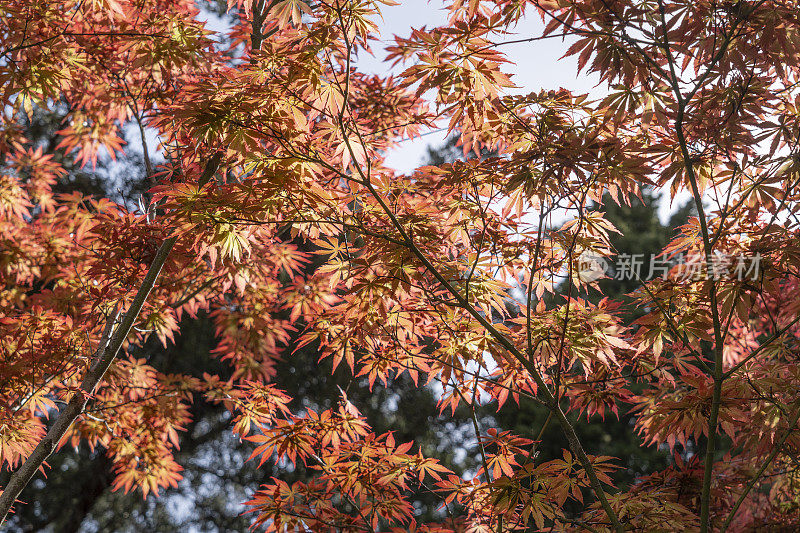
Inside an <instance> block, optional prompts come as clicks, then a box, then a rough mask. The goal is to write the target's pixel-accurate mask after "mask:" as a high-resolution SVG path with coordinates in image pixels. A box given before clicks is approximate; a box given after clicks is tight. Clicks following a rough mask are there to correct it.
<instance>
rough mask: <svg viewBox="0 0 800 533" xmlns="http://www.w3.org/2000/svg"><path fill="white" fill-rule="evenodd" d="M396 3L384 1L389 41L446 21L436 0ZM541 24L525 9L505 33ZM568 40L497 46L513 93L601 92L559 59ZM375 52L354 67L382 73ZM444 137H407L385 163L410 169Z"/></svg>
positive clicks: (530, 32)
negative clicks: (522, 17) (524, 14)
mask: <svg viewBox="0 0 800 533" xmlns="http://www.w3.org/2000/svg"><path fill="white" fill-rule="evenodd" d="M399 1H400V5H397V6H383V7H382V9H381V12H382V13H383V24H381V26H380V36H381V39H382V40H383V42H385V43H390V42H391V39H392V36H393V35H400V36H403V37H406V36H408V35H409V34H410V33H411V28H419V27H422V26H428V27H429V28H430V27H433V26H437V25H441V24H444V23H445V22H446V14H445V12H444V10H443V7H442V6H443V3H442V2H439V1H437V0H431V1H428V0H399ZM542 28H543V25H542V23H541V20H540V19H539V18H538V15H535V11H534V10H533V9H531V10H530V11H529V15H528V20H525V21H522V22H521V23H520V24H519V25H518V27H517V28H516V35H509V36H507V37H506V39H505V40H506V41H513V40H516V39H523V38H526V37H534V36H537V35H540V34H541V31H542ZM568 46H569V44H568V43H564V42H562V40H561V39H560V38H555V39H545V40H542V41H535V42H529V43H515V44H509V45H506V46H503V47H502V48H501V49H502V51H503V52H504V53H505V54H506V56H507V57H508V59H509V60H511V61H513V62H514V65H509V67H508V69H507V70H508V71H510V72H511V73H513V75H514V76H513V78H512V81H514V83H515V84H516V85H517V86H518V87H519V88H518V89H516V90H513V91H512V92H515V93H528V92H532V91H538V90H540V89H558V88H559V87H564V88H566V89H570V90H571V91H574V92H581V93H592V94H600V93H601V92H602V90H601V88H599V87H598V88H595V86H596V85H597V83H598V78H597V76H587V75H585V74H584V75H581V76H577V75H576V73H577V62H576V61H575V59H574V58H567V59H559V58H560V57H561V56H562V55H563V54H564V52H565V51H566V49H567V48H568ZM373 52H374V54H375V57H370V56H366V55H364V56H362V57H361V58H359V61H358V66H359V68H360V69H362V70H367V71H372V72H375V73H385V72H386V71H387V69H388V64H386V63H383V62H382V60H383V57H384V51H383V50H382V49H380V47H378V46H375V47H373ZM443 141H444V132H433V133H430V134H429V135H425V136H424V137H421V138H417V139H414V140H411V141H406V142H403V143H402V144H401V146H399V147H398V148H397V149H395V150H393V151H392V152H391V153H390V154H389V156H388V158H387V161H388V164H389V166H391V167H392V168H395V169H397V170H398V171H400V172H410V171H412V170H413V169H414V168H416V167H417V166H419V165H420V163H422V162H423V159H424V156H425V153H426V147H427V146H428V145H434V146H435V145H438V144H441V143H442V142H443Z"/></svg>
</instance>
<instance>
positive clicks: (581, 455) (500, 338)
mask: <svg viewBox="0 0 800 533" xmlns="http://www.w3.org/2000/svg"><path fill="white" fill-rule="evenodd" d="M343 133H344V132H343ZM344 142H345V145H346V146H347V148H348V150H349V151H350V153H351V158H352V159H353V161H355V153H354V151H353V148H352V146H351V145H350V140H349V139H348V137H347V135H346V134H345V135H344ZM353 166H354V167H355V169H356V171H357V172H358V174H359V175H360V176H361V179H362V183H363V185H364V186H365V187H366V188H367V190H368V191H369V193H370V195H371V196H372V197H373V198H374V199H375V201H377V202H378V204H379V205H380V207H381V209H382V210H383V211H384V213H386V215H387V216H388V217H389V220H390V221H391V223H392V226H394V228H395V229H396V230H397V232H398V233H399V234H400V236H401V238H402V241H403V246H404V247H406V248H407V249H408V250H409V251H410V252H411V253H412V254H414V256H415V257H417V259H418V260H419V261H420V262H421V263H422V264H423V266H424V267H425V269H426V270H427V271H428V272H430V273H431V274H432V275H433V277H435V278H436V280H437V281H438V282H439V283H440V284H441V285H442V287H444V288H445V289H446V290H447V291H448V292H450V293H451V294H452V295H453V297H454V298H455V299H456V301H457V302H458V304H459V305H460V306H461V307H462V308H463V309H465V310H466V311H467V312H468V313H469V314H470V315H472V316H473V318H475V320H477V321H478V322H479V323H480V324H481V326H483V327H484V329H486V331H488V332H489V333H490V334H491V335H492V337H494V338H495V340H496V341H497V342H498V343H499V344H500V345H501V346H503V348H505V349H506V350H508V351H509V352H510V353H511V355H513V356H514V358H515V359H517V360H518V361H519V362H520V363H521V364H522V365H523V366H524V367H525V369H526V370H527V371H528V373H529V374H530V375H531V377H532V378H533V380H534V381H535V382H536V385H537V387H538V389H539V390H541V391H542V393H543V395H544V397H545V405H547V407H548V408H549V409H551V410H552V411H553V413H555V415H556V418H557V419H558V422H559V424H560V425H561V428H562V431H563V432H564V435H565V436H566V438H567V441H568V442H569V445H570V448H571V449H572V451H573V453H575V455H576V457H577V458H578V461H579V462H580V463H581V466H582V467H583V469H584V471H585V472H586V475H587V477H588V478H589V482H590V484H591V486H592V491H593V492H594V493H595V496H597V499H598V500H599V501H600V505H601V506H602V507H603V510H604V511H605V513H606V515H607V516H608V519H609V520H610V521H611V525H612V526H613V528H614V529H615V530H616V531H619V532H622V531H624V528H623V526H622V524H621V523H620V521H619V518H618V517H617V514H616V513H615V512H614V509H612V508H611V504H610V503H609V502H608V498H606V495H605V492H604V491H603V486H602V484H601V483H600V479H599V478H598V477H597V473H596V472H595V471H594V467H593V466H592V464H591V462H590V461H589V458H588V457H587V455H586V452H585V451H584V449H583V446H582V445H581V442H580V439H579V438H578V435H577V433H575V428H573V427H572V424H571V423H570V421H569V419H567V417H566V415H565V414H564V411H563V410H562V409H561V407H560V406H559V405H558V402H557V401H556V398H555V396H553V394H552V393H551V392H550V389H549V388H548V387H547V384H546V383H545V381H544V378H543V377H542V375H541V373H540V372H539V371H538V370H537V369H536V367H535V366H534V365H533V362H532V361H530V360H528V358H527V357H525V356H524V355H523V354H522V352H520V351H519V350H518V349H517V347H516V346H514V344H513V343H512V342H511V341H510V340H508V338H507V337H506V336H505V335H503V334H502V333H500V331H498V330H497V328H495V327H494V326H493V325H492V323H491V322H489V321H488V320H487V319H486V317H484V316H483V315H482V314H481V313H480V311H478V310H477V309H475V307H474V306H473V305H472V304H470V303H469V302H468V301H467V300H465V299H464V296H462V295H461V293H460V292H459V291H458V290H456V289H455V287H453V285H452V284H451V283H450V282H449V281H448V280H447V279H446V278H445V277H444V276H443V275H442V274H441V272H439V271H438V269H436V267H434V266H433V264H431V262H430V261H429V260H428V258H427V257H426V256H425V254H424V253H422V251H421V250H420V249H419V247H417V245H416V244H415V243H414V241H413V240H412V238H411V236H410V235H409V234H408V232H406V230H405V228H404V227H403V225H402V224H401V223H400V221H399V220H398V219H397V217H396V216H395V215H394V213H392V211H391V209H389V206H388V205H386V201H385V200H384V199H383V198H382V197H381V195H380V194H378V191H376V190H375V187H374V186H373V185H372V182H371V181H369V179H367V176H366V175H364V172H363V170H362V169H361V166H360V165H358V164H354V165H353Z"/></svg>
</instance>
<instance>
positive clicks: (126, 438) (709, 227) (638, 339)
mask: <svg viewBox="0 0 800 533" xmlns="http://www.w3.org/2000/svg"><path fill="white" fill-rule="evenodd" d="M387 4H391V2H390V1H389V0H380V1H374V0H349V1H348V0H334V1H331V2H329V1H326V0H320V1H318V2H309V3H306V2H303V1H302V0H283V1H277V0H276V1H273V2H266V1H265V0H256V1H255V2H249V1H247V0H244V1H241V0H231V1H229V5H228V6H227V7H228V10H229V12H230V14H231V15H232V16H233V20H234V23H233V24H232V25H231V27H230V28H227V30H226V31H225V32H224V33H220V32H213V31H211V30H209V29H208V28H207V27H206V25H205V24H204V22H203V15H202V13H201V12H200V10H199V9H198V6H197V5H195V3H194V2H192V1H191V0H177V1H174V0H171V1H163V0H145V1H132V0H93V1H72V0H68V1H66V2H58V3H49V4H48V3H30V2H27V1H22V0H10V1H7V2H4V4H3V5H2V6H0V15H1V16H2V20H1V21H0V28H1V29H2V30H1V31H0V58H1V59H0V81H2V84H3V93H2V104H3V111H2V130H0V131H1V133H2V135H0V154H2V174H1V175H0V228H2V240H0V243H1V246H2V248H1V249H2V255H0V276H1V277H2V284H0V306H2V311H3V312H2V318H0V359H2V370H0V418H2V423H0V462H2V464H3V465H4V467H5V468H7V469H9V470H13V471H14V472H13V474H12V475H11V476H10V478H9V482H8V483H7V484H6V486H5V490H4V491H3V493H2V495H0V514H2V515H3V516H4V515H5V514H6V513H7V512H8V511H9V510H10V509H11V507H12V504H14V502H15V499H16V497H17V496H18V495H19V493H20V491H21V490H22V489H23V488H24V487H25V485H26V484H27V483H28V481H29V480H30V479H31V478H32V477H33V476H34V475H35V473H36V472H37V470H39V469H44V470H45V471H46V466H45V461H46V460H47V458H48V457H49V456H50V454H51V453H53V451H54V450H56V449H57V448H58V447H60V446H64V445H71V446H88V447H89V448H90V449H94V448H96V447H102V448H103V449H105V450H106V453H107V455H108V458H109V462H110V467H111V469H112V472H113V474H114V476H115V477H114V481H113V485H114V487H115V488H118V489H123V490H125V491H128V490H133V489H136V490H139V491H141V493H142V494H143V496H145V497H147V496H148V495H150V494H151V493H154V494H158V493H159V492H160V491H161V490H162V489H164V488H166V487H169V486H175V484H176V483H177V481H178V480H179V479H180V478H181V473H180V472H181V466H180V465H179V464H178V463H177V462H176V460H175V453H176V450H177V448H178V446H179V443H180V434H181V432H182V431H183V429H184V427H185V426H186V425H187V424H188V423H189V421H190V405H191V402H192V401H193V398H195V397H202V398H204V399H205V400H206V401H209V402H216V403H218V404H221V405H223V406H224V407H225V409H227V410H228V411H229V412H230V414H231V417H232V421H231V427H232V430H233V431H234V432H235V434H236V435H238V436H240V437H242V438H244V439H245V440H247V441H248V442H250V443H252V456H251V458H252V459H253V460H254V461H256V464H258V465H263V464H264V463H266V462H273V461H279V462H283V463H284V464H291V465H293V466H294V467H296V468H305V469H307V470H309V471H312V472H314V475H313V476H311V477H310V478H309V479H308V480H303V481H297V482H295V483H291V484H290V483H287V482H286V481H284V480H281V479H277V478H276V479H273V480H272V481H270V482H269V483H267V484H265V485H263V486H262V487H260V489H259V490H258V492H256V493H255V495H254V496H253V497H252V499H251V500H250V501H249V502H248V505H249V506H250V507H251V509H252V511H253V512H254V515H253V516H254V521H255V522H254V523H255V525H256V526H258V527H260V528H263V529H266V530H268V531H294V530H296V531H307V530H329V529H336V530H344V531H364V530H366V531H409V530H410V531H468V532H483V531H487V532H488V531H512V530H522V529H533V530H544V529H548V528H550V529H555V530H581V529H588V530H590V531H604V530H612V531H623V530H642V531H653V530H695V529H699V530H700V531H710V530H712V529H714V530H725V529H728V528H736V529H739V530H747V529H751V528H754V527H763V526H768V527H777V528H792V527H796V526H797V525H798V524H797V523H798V520H800V516H798V508H799V507H800V499H798V498H799V497H798V493H797V490H796V489H795V487H796V485H797V483H798V481H800V478H798V474H797V471H796V468H795V464H796V463H797V454H796V451H797V448H798V446H800V441H798V435H797V434H796V432H795V426H796V425H797V422H798V417H800V397H798V395H797V391H798V390H800V387H798V385H800V365H797V364H796V363H797V362H798V360H797V359H795V357H798V334H800V329H798V326H797V322H798V321H800V299H798V297H797V296H796V294H797V290H798V271H797V268H798V263H800V239H798V227H799V226H800V221H799V220H798V219H797V211H798V201H799V200H800V188H798V184H800V152H798V141H800V90H798V87H797V85H798V83H799V82H800V79H798V76H799V75H800V66H798V65H800V62H798V59H800V9H798V7H800V6H798V5H797V2H796V1H793V0H790V1H777V0H740V1H737V2H732V1H724V2H706V1H699V2H698V1H691V2H690V1H685V0H655V1H653V0H638V1H619V2H614V1H605V0H602V1H599V2H598V1H594V0H555V1H551V0H538V1H532V2H528V1H523V0H508V1H506V0H502V1H492V2H486V1H481V0H471V1H470V2H469V3H464V2H462V1H460V0H455V1H454V2H450V3H447V10H448V20H447V22H446V24H445V25H444V26H442V27H435V28H430V29H429V28H421V29H415V30H413V31H412V32H411V34H410V35H409V36H406V37H395V38H394V40H393V43H392V44H391V45H390V46H389V47H388V57H387V61H388V62H391V63H394V64H395V65H398V66H399V67H400V69H401V72H400V73H399V74H398V75H396V76H378V75H374V74H368V73H365V72H362V71H360V70H359V69H358V68H357V61H356V59H357V57H358V56H359V54H365V53H368V52H369V51H370V47H371V46H376V44H377V43H378V40H377V39H378V36H377V24H376V21H377V20H378V17H379V16H380V9H381V8H382V7H383V6H385V5H387ZM525 17H528V18H531V17H539V18H541V20H542V21H543V23H544V24H543V26H542V27H543V32H542V34H541V35H539V36H534V37H530V38H527V39H526V40H528V41H530V46H531V47H534V48H535V46H536V42H537V41H539V40H541V39H545V38H553V37H555V38H558V37H562V36H564V37H569V38H570V39H571V41H570V42H571V43H572V44H571V45H570V46H569V48H568V49H567V50H566V51H565V54H566V55H567V56H576V57H577V59H578V65H579V69H580V70H582V71H589V72H595V73H597V74H598V75H599V77H600V79H601V80H602V83H603V84H606V85H607V86H608V90H607V95H606V96H605V97H604V98H601V99H590V98H589V97H588V96H586V95H577V94H572V93H571V92H570V91H567V90H565V89H558V90H551V91H541V92H536V93H531V94H519V93H518V92H517V91H515V90H514V89H515V88H514V86H513V76H512V74H513V65H511V64H509V63H508V61H507V59H506V58H505V56H504V54H503V49H502V46H503V40H504V38H505V37H506V35H507V34H508V33H509V32H512V31H513V29H514V27H515V25H516V24H517V23H518V22H519V21H520V20H521V19H523V18H525ZM55 110H59V111H60V112H61V113H63V115H64V117H65V119H64V121H63V124H62V125H61V129H60V130H59V132H58V134H59V139H60V140H59V142H58V144H57V145H56V146H44V145H42V144H40V143H36V142H35V141H34V140H33V139H31V138H29V137H26V133H25V127H24V125H25V123H26V121H31V120H32V118H33V117H34V115H35V114H37V113H43V112H48V111H55ZM440 126H443V127H446V128H448V129H449V130H451V131H455V132H458V135H459V143H460V146H461V147H463V150H464V152H465V154H472V155H471V156H470V157H468V158H467V159H466V160H464V161H458V162H453V163H442V164H438V165H427V166H423V167H420V168H418V169H416V170H415V171H414V172H412V173H410V174H405V175H403V174H400V173H398V172H395V171H393V170H392V169H391V168H388V167H387V165H386V163H385V154H386V152H387V150H389V149H391V148H392V147H393V146H394V145H395V144H396V143H398V142H399V141H401V140H403V139H405V138H408V137H413V136H416V135H419V134H421V133H422V132H424V131H426V130H427V129H429V128H435V127H440ZM132 128H133V129H134V130H135V131H137V132H138V133H139V134H140V139H139V141H140V144H141V147H140V148H139V147H137V149H141V151H142V153H143V156H144V160H145V169H144V171H145V174H146V178H147V179H148V180H149V182H150V187H149V190H148V191H147V192H146V193H144V194H143V195H142V196H141V198H140V200H139V202H138V205H136V206H134V205H133V204H132V203H130V202H125V201H116V200H112V199H109V198H102V197H89V196H84V195H81V194H78V193H68V194H60V193H58V192H57V191H56V190H54V186H55V185H56V183H57V181H58V180H59V179H60V178H61V177H62V176H64V175H65V174H66V171H67V170H66V169H67V167H73V166H88V165H92V166H94V165H97V164H98V159H103V158H105V157H108V158H111V159H115V158H116V157H124V156H125V155H126V153H128V152H129V151H130V150H132V149H133V148H132V147H130V146H127V145H126V144H125V142H124V141H123V137H124V135H123V132H124V131H128V130H130V129H132ZM148 131H150V132H152V133H154V134H155V135H156V136H157V138H158V150H159V153H160V154H161V155H162V156H163V159H164V160H163V162H162V163H159V164H155V163H153V162H152V161H151V159H150V156H151V153H150V147H149V146H148ZM56 154H61V156H63V157H61V156H60V157H56ZM481 154H484V155H486V154H489V156H488V157H479V156H480V155H481ZM652 188H656V189H660V190H663V191H666V192H667V193H668V194H669V195H670V196H671V197H676V196H677V195H678V194H680V193H688V194H689V195H691V197H692V198H693V204H694V208H695V210H696V216H693V217H691V218H690V219H689V220H688V222H687V223H686V224H684V225H683V226H681V228H680V231H679V232H678V234H677V236H675V237H674V238H672V239H671V240H670V241H669V242H667V243H666V244H665V246H664V247H663V255H662V256H661V258H662V259H663V260H665V261H666V260H667V259H669V258H676V257H679V256H681V257H693V258H699V261H698V262H697V264H696V265H695V266H697V267H698V268H696V269H695V270H696V271H695V272H693V275H687V265H686V264H685V263H682V264H677V265H675V266H674V267H672V268H665V270H664V275H663V276H654V277H651V278H650V279H637V280H636V281H637V283H636V284H635V289H634V290H633V292H632V293H631V294H630V295H629V297H628V298H627V299H625V300H622V299H621V298H620V295H619V294H612V293H609V294H604V292H603V287H604V286H603V283H602V280H597V279H594V276H588V277H587V276H586V275H585V261H586V259H585V258H586V257H588V256H591V257H595V258H611V257H613V256H614V254H615V252H616V251H618V250H614V246H613V244H612V240H613V235H614V233H615V232H617V231H618V229H617V228H615V227H614V225H613V224H612V223H611V222H609V220H608V219H607V217H606V216H605V215H604V213H605V212H606V211H609V210H613V209H615V207H614V206H613V205H612V204H622V205H626V204H627V205H629V204H631V202H635V201H636V200H637V198H642V197H643V196H644V195H645V191H646V190H650V189H652ZM604 206H607V207H604ZM556 220H560V222H559V223H558V224H555V221H556ZM740 257H741V258H744V257H746V258H749V260H750V261H751V263H752V261H753V260H754V258H757V259H758V263H757V264H758V268H757V269H755V270H753V269H752V268H748V272H747V273H746V274H747V275H745V276H742V275H741V274H742V272H741V271H739V272H738V273H737V268H736V267H737V265H736V264H735V259H734V264H730V260H731V258H740ZM311 266H313V268H311ZM750 267H752V264H750ZM737 274H738V275H737ZM631 281H632V280H631ZM559 286H564V287H566V290H559ZM593 291H595V292H594V293H593ZM597 292H599V293H600V294H601V296H605V297H604V298H601V299H598V298H594V297H593V296H591V295H592V294H597ZM609 292H610V291H609ZM206 313H207V314H208V315H209V316H210V317H212V319H213V323H214V328H215V335H216V337H217V339H218V341H219V342H218V345H217V347H216V349H215V350H214V353H215V356H216V357H218V358H219V360H220V361H222V362H224V363H225V365H226V366H227V368H228V369H230V371H229V372H226V373H224V375H223V373H222V372H220V373H216V374H212V373H206V374H204V375H201V376H196V375H192V374H190V373H185V372H181V373H164V372H161V371H160V370H159V369H158V368H156V367H154V366H152V365H150V364H148V361H147V360H145V359H142V358H137V357H136V356H135V350H134V347H135V346H137V345H139V344H142V343H143V342H145V341H146V340H147V339H148V338H151V337H152V338H156V339H158V341H159V342H161V343H162V345H163V346H165V347H166V346H167V345H168V344H169V343H171V342H173V341H174V338H175V335H176V332H177V331H178V329H179V323H180V321H181V320H182V319H183V318H184V317H197V316H199V315H201V314H206ZM292 338H297V339H298V342H297V343H296V346H297V347H309V348H313V349H314V350H316V352H317V354H318V356H319V357H320V358H321V359H329V360H330V362H331V364H332V366H333V368H334V369H337V368H340V367H344V368H348V369H349V371H350V372H352V373H353V374H354V375H356V376H364V377H366V379H367V380H368V382H369V384H370V386H373V385H374V384H376V383H380V384H383V385H386V386H391V385H390V383H392V382H393V381H395V380H398V379H400V378H401V377H402V378H403V379H408V380H411V381H412V382H413V383H414V384H417V385H418V386H420V387H423V386H425V385H426V384H431V383H435V384H436V385H435V386H436V387H437V388H436V389H435V390H437V391H439V393H440V399H439V406H440V408H441V409H442V411H443V412H447V411H450V412H455V410H456V408H458V407H459V406H461V407H462V408H463V407H464V406H466V407H468V408H470V409H476V408H477V406H479V405H487V404H492V405H496V406H498V407H504V408H506V409H507V408H508V406H509V405H513V404H518V403H520V402H521V401H522V400H525V401H533V402H538V403H540V404H541V405H543V406H544V407H545V408H547V409H548V410H549V412H550V413H551V414H550V416H548V418H547V420H546V421H545V422H544V426H548V425H549V424H551V423H552V424H554V425H557V426H558V427H559V428H560V430H561V431H562V432H563V434H564V436H565V438H566V440H567V441H568V444H569V448H568V449H565V450H563V453H562V455H561V457H560V458H558V459H552V460H547V461H541V460H539V459H538V455H537V446H539V441H540V440H541V435H543V434H544V433H543V432H544V429H545V428H544V427H543V428H542V431H540V432H532V433H530V434H514V433H513V432H511V431H505V430H500V431H499V430H498V429H496V428H491V427H482V425H481V423H480V421H479V420H478V418H477V417H473V419H472V421H473V426H474V430H475V439H476V441H477V449H478V456H479V467H478V468H477V470H476V471H475V472H471V473H469V474H468V475H465V476H458V475H456V474H455V473H453V472H452V471H451V470H450V469H449V468H448V467H447V466H446V465H444V464H442V463H441V462H439V461H437V460H436V459H434V458H431V457H426V456H425V455H424V454H423V453H422V452H421V450H420V449H419V448H417V447H415V446H414V444H413V443H411V442H400V441H398V440H396V438H395V436H394V434H393V433H392V432H391V431H388V432H381V433H378V432H375V431H373V429H372V428H371V427H370V424H369V423H368V422H367V420H366V418H365V417H364V416H363V415H362V413H361V411H360V410H359V407H358V406H357V405H355V404H354V403H352V402H351V401H349V400H348V396H347V393H346V391H342V392H341V399H340V401H339V403H338V404H337V405H335V406H333V407H331V408H329V409H311V408H309V409H304V410H298V409H295V408H293V404H292V398H291V397H290V396H289V395H288V394H287V393H286V391H285V390H283V389H282V388H281V383H280V382H277V381H275V380H274V379H273V377H274V376H275V365H276V362H277V361H278V360H279V359H280V358H281V357H291V354H287V353H284V347H285V346H287V345H288V344H289V341H290V339H292ZM620 412H622V413H623V414H624V413H634V416H633V417H632V418H631V420H633V421H634V425H633V427H632V428H630V430H631V431H635V432H636V433H637V434H638V435H639V436H641V438H642V446H643V447H646V446H665V447H668V448H669V449H670V450H671V451H673V452H674V458H673V461H672V462H671V464H670V465H669V466H668V467H666V468H664V469H662V470H660V471H658V472H656V473H653V474H651V475H648V476H646V477H644V478H642V479H640V480H639V481H638V482H637V483H635V484H633V485H631V486H630V487H620V488H615V487H614V486H613V484H612V475H613V473H614V471H615V470H616V469H618V468H619V463H618V461H617V459H615V458H612V457H607V456H593V455H588V454H587V453H586V452H585V450H584V446H583V445H582V443H581V440H580V436H579V433H578V432H577V431H576V429H575V426H576V425H578V424H581V423H582V422H581V417H582V419H583V420H588V419H589V418H591V417H597V416H600V417H606V416H618V415H619V414H620ZM573 413H577V414H578V415H580V416H579V418H577V420H576V419H575V418H574V417H572V416H569V415H570V414H573ZM537 435H538V436H537ZM722 443H724V447H723V446H722ZM254 489H255V487H254ZM421 492H424V493H426V494H429V495H431V494H432V495H436V497H437V498H438V499H439V500H440V501H441V509H442V513H441V519H439V520H436V521H424V523H423V521H422V520H418V519H417V513H416V511H415V507H414V495H415V494H419V493H421Z"/></svg>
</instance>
